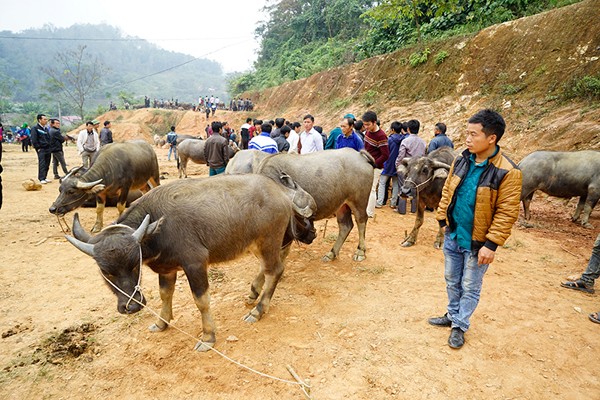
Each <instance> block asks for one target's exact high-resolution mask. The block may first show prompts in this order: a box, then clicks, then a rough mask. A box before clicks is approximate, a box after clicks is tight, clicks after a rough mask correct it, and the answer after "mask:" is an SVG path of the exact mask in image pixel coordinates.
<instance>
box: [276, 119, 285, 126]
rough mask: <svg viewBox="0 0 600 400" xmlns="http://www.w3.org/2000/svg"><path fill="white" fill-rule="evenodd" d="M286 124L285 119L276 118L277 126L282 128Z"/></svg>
mask: <svg viewBox="0 0 600 400" xmlns="http://www.w3.org/2000/svg"><path fill="white" fill-rule="evenodd" d="M284 123H285V118H275V126H276V127H278V128H281V127H282V126H283V124H284Z"/></svg>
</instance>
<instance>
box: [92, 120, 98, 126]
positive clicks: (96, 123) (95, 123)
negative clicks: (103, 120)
mask: <svg viewBox="0 0 600 400" xmlns="http://www.w3.org/2000/svg"><path fill="white" fill-rule="evenodd" d="M92 124H94V125H100V121H98V120H97V119H93V120H92Z"/></svg>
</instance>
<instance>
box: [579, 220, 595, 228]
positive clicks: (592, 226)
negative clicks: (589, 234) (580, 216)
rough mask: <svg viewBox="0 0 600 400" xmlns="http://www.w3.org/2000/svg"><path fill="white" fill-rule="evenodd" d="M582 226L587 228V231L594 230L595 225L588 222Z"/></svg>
mask: <svg viewBox="0 0 600 400" xmlns="http://www.w3.org/2000/svg"><path fill="white" fill-rule="evenodd" d="M581 226H583V227H584V228H587V229H594V225H592V224H590V223H589V222H586V223H585V224H581Z"/></svg>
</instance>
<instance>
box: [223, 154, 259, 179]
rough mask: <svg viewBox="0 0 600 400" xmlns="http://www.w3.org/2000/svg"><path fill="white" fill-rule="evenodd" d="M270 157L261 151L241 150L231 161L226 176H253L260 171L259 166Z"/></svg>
mask: <svg viewBox="0 0 600 400" xmlns="http://www.w3.org/2000/svg"><path fill="white" fill-rule="evenodd" d="M268 156H270V154H269V153H265V152H264V151H260V150H240V151H238V152H237V153H236V155H235V157H234V158H232V159H230V160H229V163H228V164H227V167H226V168H225V173H226V174H231V175H235V174H251V173H252V172H254V171H256V170H258V166H259V164H260V162H261V161H262V160H264V159H265V158H267V157H268Z"/></svg>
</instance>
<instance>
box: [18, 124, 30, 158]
mask: <svg viewBox="0 0 600 400" xmlns="http://www.w3.org/2000/svg"><path fill="white" fill-rule="evenodd" d="M19 137H20V140H21V151H23V152H24V153H26V152H29V146H31V129H29V126H28V125H27V124H23V125H22V126H21V129H19Z"/></svg>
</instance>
